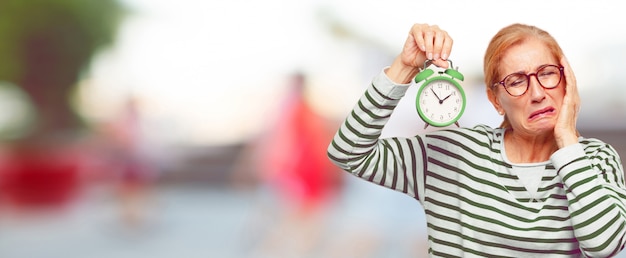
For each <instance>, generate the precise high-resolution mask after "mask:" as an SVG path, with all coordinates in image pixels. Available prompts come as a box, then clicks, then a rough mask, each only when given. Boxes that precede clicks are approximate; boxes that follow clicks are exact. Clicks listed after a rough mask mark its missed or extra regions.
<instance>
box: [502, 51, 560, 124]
mask: <svg viewBox="0 0 626 258" xmlns="http://www.w3.org/2000/svg"><path fill="white" fill-rule="evenodd" d="M546 64H551V65H560V64H559V62H558V60H556V59H555V58H554V56H553V55H552V53H551V52H550V51H549V49H548V48H547V47H546V46H545V45H544V43H542V42H541V41H539V40H536V39H530V40H527V41H526V42H524V43H522V44H520V45H516V46H514V47H512V48H510V49H509V50H507V51H506V52H505V54H504V56H503V59H502V62H501V63H500V66H499V68H498V69H499V72H500V74H502V75H503V76H502V78H498V79H499V80H502V79H503V78H504V77H505V76H507V75H509V74H512V73H520V72H521V73H524V74H529V73H536V72H537V69H538V68H539V67H541V66H542V65H546ZM496 87H498V89H496V90H495V95H494V96H490V100H491V101H492V103H493V104H494V106H495V107H496V109H497V111H498V112H499V113H502V112H504V113H505V114H506V115H507V117H508V119H509V122H510V123H511V126H512V128H513V130H514V131H515V132H516V133H524V134H528V135H537V134H541V133H548V132H552V131H553V130H554V126H555V124H556V121H557V117H558V115H559V112H560V110H561V104H562V103H563V97H564V95H565V80H564V79H562V80H561V82H560V83H559V85H558V86H557V87H556V88H553V89H545V88H543V87H542V86H541V85H540V84H539V82H537V78H536V77H535V76H531V77H530V80H529V81H528V90H527V91H526V93H524V94H523V95H521V96H518V97H514V96H511V95H509V94H508V93H507V92H506V90H505V89H504V87H503V86H502V85H500V84H498V85H497V86H496Z"/></svg>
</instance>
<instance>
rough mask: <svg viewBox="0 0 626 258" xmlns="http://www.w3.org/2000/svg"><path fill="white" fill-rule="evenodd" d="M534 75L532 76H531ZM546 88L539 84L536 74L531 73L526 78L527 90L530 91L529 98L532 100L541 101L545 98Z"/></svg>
mask: <svg viewBox="0 0 626 258" xmlns="http://www.w3.org/2000/svg"><path fill="white" fill-rule="evenodd" d="M533 77H534V78H533ZM545 90H546V89H544V88H543V86H541V84H539V79H538V78H537V75H536V74H531V75H530V78H529V79H528V91H529V93H530V98H531V100H532V101H533V102H541V101H542V100H543V99H545V98H546V91H545Z"/></svg>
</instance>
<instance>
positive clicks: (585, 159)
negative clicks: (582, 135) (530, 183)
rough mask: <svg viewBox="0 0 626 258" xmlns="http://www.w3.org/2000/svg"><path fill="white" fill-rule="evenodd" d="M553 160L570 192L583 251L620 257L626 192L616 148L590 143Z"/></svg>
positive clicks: (562, 152) (625, 230) (571, 148)
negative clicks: (618, 255)
mask: <svg viewBox="0 0 626 258" xmlns="http://www.w3.org/2000/svg"><path fill="white" fill-rule="evenodd" d="M583 146H586V147H583ZM551 159H552V161H553V163H554V165H555V167H556V169H557V170H558V175H559V176H560V177H561V180H562V182H563V184H564V188H565V190H566V196H567V199H568V202H569V210H570V214H571V215H570V216H571V220H572V224H573V227H574V235H575V236H576V238H577V240H578V241H579V243H580V247H581V250H582V251H583V252H584V253H585V254H586V255H587V256H589V257H609V256H613V255H615V254H617V253H618V252H619V251H620V250H622V249H623V247H624V242H625V241H626V239H625V235H626V210H625V207H626V205H625V203H624V202H625V200H626V190H625V188H624V171H623V168H622V165H621V162H620V161H619V160H620V158H619V156H618V154H617V152H616V151H615V149H613V148H612V147H611V146H610V145H608V144H605V143H602V142H600V141H597V140H590V142H588V143H585V144H584V145H583V144H575V145H571V146H568V147H565V148H563V149H561V150H559V151H557V152H555V153H554V154H553V156H552V158H551Z"/></svg>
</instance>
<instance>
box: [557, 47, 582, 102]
mask: <svg viewBox="0 0 626 258" xmlns="http://www.w3.org/2000/svg"><path fill="white" fill-rule="evenodd" d="M561 65H562V66H563V68H564V69H563V70H564V71H563V72H564V73H565V85H566V86H565V96H566V97H569V98H570V101H573V102H574V103H575V104H576V105H577V106H578V105H579V103H580V96H579V95H578V85H577V84H578V83H577V82H576V77H575V76H574V71H573V70H572V67H571V66H570V64H569V62H568V61H567V58H565V57H562V58H561ZM577 108H578V107H577Z"/></svg>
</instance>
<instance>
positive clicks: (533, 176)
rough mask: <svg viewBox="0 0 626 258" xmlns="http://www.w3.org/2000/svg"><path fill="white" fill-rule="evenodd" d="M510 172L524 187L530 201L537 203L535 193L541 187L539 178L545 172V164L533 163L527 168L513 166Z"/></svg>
mask: <svg viewBox="0 0 626 258" xmlns="http://www.w3.org/2000/svg"><path fill="white" fill-rule="evenodd" d="M511 172H513V174H514V175H516V176H517V178H518V179H519V181H520V183H522V185H524V187H525V188H526V190H527V191H528V195H529V196H530V198H531V199H534V200H535V201H537V199H538V198H537V191H538V190H539V186H540V185H541V178H542V177H543V175H544V172H545V164H541V165H540V164H537V163H534V164H532V165H529V166H516V165H513V168H511Z"/></svg>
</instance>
